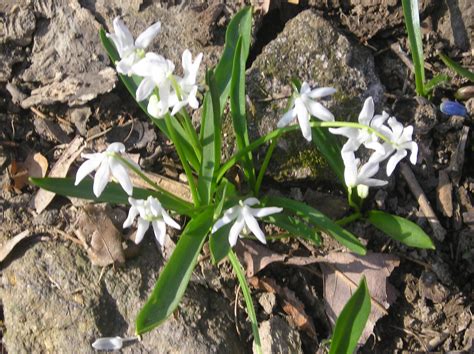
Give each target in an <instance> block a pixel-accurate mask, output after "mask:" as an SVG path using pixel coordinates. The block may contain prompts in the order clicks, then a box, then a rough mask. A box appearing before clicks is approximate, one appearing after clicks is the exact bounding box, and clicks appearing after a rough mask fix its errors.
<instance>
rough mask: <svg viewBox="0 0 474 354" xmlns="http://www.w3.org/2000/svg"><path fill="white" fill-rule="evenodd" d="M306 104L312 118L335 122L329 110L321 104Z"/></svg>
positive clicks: (307, 102)
mask: <svg viewBox="0 0 474 354" xmlns="http://www.w3.org/2000/svg"><path fill="white" fill-rule="evenodd" d="M305 103H306V107H307V108H308V111H309V113H311V115H312V116H314V117H316V118H318V119H321V120H324V121H326V122H332V121H334V115H333V114H332V113H331V112H329V110H328V109H327V108H326V107H324V106H323V105H322V104H321V103H319V102H316V101H310V100H307V101H306V102H305Z"/></svg>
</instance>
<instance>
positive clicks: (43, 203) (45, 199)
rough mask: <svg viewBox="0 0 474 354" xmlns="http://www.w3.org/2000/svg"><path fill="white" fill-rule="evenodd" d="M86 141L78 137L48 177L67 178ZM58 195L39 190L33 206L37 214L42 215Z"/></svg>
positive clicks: (70, 144)
mask: <svg viewBox="0 0 474 354" xmlns="http://www.w3.org/2000/svg"><path fill="white" fill-rule="evenodd" d="M83 142H84V139H83V138H81V137H80V136H76V137H75V138H74V139H73V140H72V141H71V142H70V143H69V145H68V147H67V148H66V150H65V151H64V152H63V155H62V156H61V157H60V158H59V160H58V161H56V163H55V164H54V166H53V167H52V168H51V171H50V172H49V175H48V177H66V176H67V173H68V171H69V167H71V164H72V163H73V162H74V160H75V159H76V158H77V156H79V154H80V153H81V151H82V149H83V147H81V145H82V143H83ZM55 195H56V194H55V193H53V192H49V191H46V190H44V189H39V190H38V191H37V192H36V194H35V196H34V198H33V204H34V207H35V209H36V212H37V213H38V214H39V213H41V212H42V211H43V210H44V209H46V207H47V206H48V205H49V203H51V201H52V200H53V198H54V196H55Z"/></svg>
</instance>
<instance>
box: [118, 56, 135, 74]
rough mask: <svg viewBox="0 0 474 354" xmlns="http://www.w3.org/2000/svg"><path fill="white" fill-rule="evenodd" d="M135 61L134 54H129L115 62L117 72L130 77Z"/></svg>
mask: <svg viewBox="0 0 474 354" xmlns="http://www.w3.org/2000/svg"><path fill="white" fill-rule="evenodd" d="M136 61H137V56H136V54H135V53H131V54H129V55H127V56H126V57H124V58H122V60H120V61H119V62H116V63H115V64H116V67H117V71H118V72H119V73H120V74H123V75H130V74H131V73H132V67H133V64H135V62H136Z"/></svg>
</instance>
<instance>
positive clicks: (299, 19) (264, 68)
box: [224, 10, 384, 181]
mask: <svg viewBox="0 0 474 354" xmlns="http://www.w3.org/2000/svg"><path fill="white" fill-rule="evenodd" d="M295 77H296V78H299V79H300V80H301V81H307V82H308V83H309V84H310V85H311V86H312V87H314V86H330V87H335V88H336V89H337V92H336V94H334V95H333V97H332V98H331V99H330V100H326V101H324V104H325V106H326V107H327V108H328V109H329V110H331V112H332V113H333V114H334V115H335V117H336V119H338V120H348V119H352V120H354V119H356V118H357V116H358V115H359V111H360V109H361V108H362V105H363V101H364V100H365V98H366V97H368V96H372V97H373V98H374V101H375V103H376V106H377V108H380V106H381V102H382V99H383V92H384V88H383V86H382V84H381V83H380V80H379V78H378V77H377V75H376V73H375V69H374V59H373V56H372V54H371V53H370V52H369V51H368V50H367V49H366V48H364V47H362V46H360V45H358V44H356V43H353V42H351V41H350V40H349V39H348V38H347V37H346V36H344V35H343V34H341V33H339V32H338V31H337V30H336V29H335V28H334V27H333V26H332V25H331V23H330V22H328V21H326V20H325V19H323V18H322V17H321V16H319V15H318V14H316V13H315V12H314V11H313V10H306V11H303V12H301V13H300V14H299V15H298V16H296V17H295V18H293V19H292V20H290V21H289V22H288V23H287V24H286V26H285V29H284V30H283V32H282V33H280V34H279V35H278V37H277V38H276V39H274V40H273V41H271V42H270V43H269V44H268V45H267V46H265V48H264V49H263V51H262V53H261V54H260V55H259V56H258V57H257V58H256V59H255V61H254V62H253V64H252V66H251V67H250V69H249V70H248V82H247V91H248V95H249V97H250V100H251V103H252V105H253V106H254V108H255V109H254V110H250V111H253V112H254V113H252V114H251V115H250V116H249V117H248V122H249V123H248V124H249V130H250V137H251V139H255V138H257V137H259V136H262V135H265V134H267V133H269V132H270V131H273V130H274V129H275V128H276V125H277V122H278V120H279V119H280V118H281V117H282V116H283V114H284V113H285V112H286V104H287V99H281V97H282V96H288V95H290V94H291V88H290V85H291V79H292V78H295ZM224 132H226V131H225V130H224ZM227 133H228V138H227V140H226V142H227V143H229V141H232V138H233V137H232V136H231V135H232V134H231V133H229V132H227ZM263 156H264V155H263V154H262V158H263ZM268 174H269V175H270V176H271V177H273V178H275V179H277V180H294V179H302V178H314V179H327V180H332V181H333V180H334V177H333V175H332V173H330V172H329V168H328V167H327V164H326V162H325V161H324V160H323V158H322V157H321V156H320V155H319V154H318V153H316V151H315V148H314V146H313V144H312V143H308V142H306V140H305V139H304V138H303V137H302V136H301V132H300V131H297V132H295V133H292V134H289V135H286V136H284V137H283V138H280V140H279V143H278V147H277V149H276V150H275V152H274V154H273V162H272V163H271V164H270V167H269V170H268Z"/></svg>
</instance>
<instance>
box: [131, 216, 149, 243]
mask: <svg viewBox="0 0 474 354" xmlns="http://www.w3.org/2000/svg"><path fill="white" fill-rule="evenodd" d="M137 225H138V227H137V233H136V234H135V243H136V244H139V243H140V242H142V240H143V236H145V232H146V230H148V228H149V227H150V222H149V221H146V220H145V219H143V218H141V217H139V218H138V222H137Z"/></svg>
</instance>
